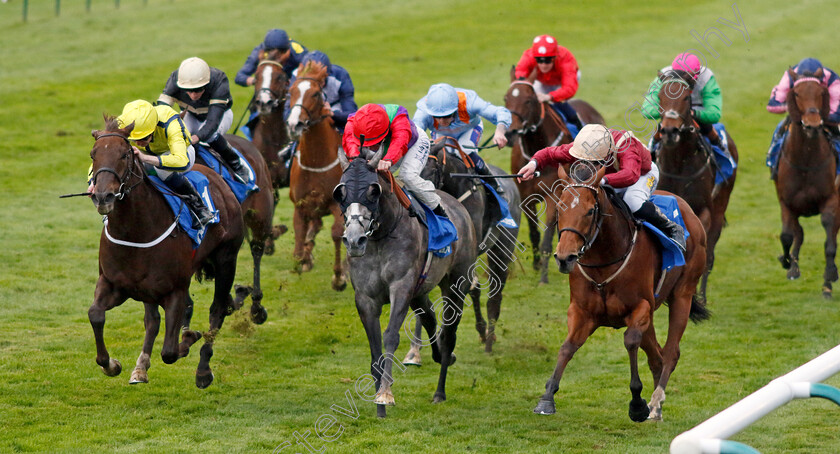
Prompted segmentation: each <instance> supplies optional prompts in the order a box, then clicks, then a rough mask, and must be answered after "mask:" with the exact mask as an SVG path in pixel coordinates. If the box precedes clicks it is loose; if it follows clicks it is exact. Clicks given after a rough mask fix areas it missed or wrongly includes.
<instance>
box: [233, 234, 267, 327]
mask: <svg viewBox="0 0 840 454" xmlns="http://www.w3.org/2000/svg"><path fill="white" fill-rule="evenodd" d="M267 238H269V235H265V236H260V237H259V238H256V237H255V238H254V239H253V240H252V241H251V242H250V246H251V257H253V259H254V286H253V288H252V289H251V292H250V293H251V320H253V321H254V323H256V324H257V325H262V324H263V323H265V321H266V319H268V312H266V310H265V307H263V305H262V299H263V292H262V284H261V283H260V280H261V278H260V265H261V264H262V257H263V253H264V252H265V243H266V239H267ZM239 293H240V289H238V288H237V289H236V295H237V298H239Z"/></svg>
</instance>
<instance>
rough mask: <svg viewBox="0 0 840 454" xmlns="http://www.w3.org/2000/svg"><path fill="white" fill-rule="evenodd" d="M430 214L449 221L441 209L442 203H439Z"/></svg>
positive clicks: (444, 211)
mask: <svg viewBox="0 0 840 454" xmlns="http://www.w3.org/2000/svg"><path fill="white" fill-rule="evenodd" d="M432 212H433V213H435V214H436V215H438V216H440V217H442V218H446V219H449V216H447V215H446V210H444V209H443V204H442V203H439V204H438V206H437V207H435V209H434V210H432Z"/></svg>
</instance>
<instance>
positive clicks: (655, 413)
mask: <svg viewBox="0 0 840 454" xmlns="http://www.w3.org/2000/svg"><path fill="white" fill-rule="evenodd" d="M647 419H648V420H650V421H662V407H659V408H656V409H651V410H650V414H649V415H648V417H647Z"/></svg>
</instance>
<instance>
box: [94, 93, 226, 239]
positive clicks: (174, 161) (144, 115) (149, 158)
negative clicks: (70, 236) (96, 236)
mask: <svg viewBox="0 0 840 454" xmlns="http://www.w3.org/2000/svg"><path fill="white" fill-rule="evenodd" d="M117 122H118V124H119V127H120V128H124V127H126V126H128V125H130V124H134V129H132V130H131V133H130V134H129V136H128V139H129V140H130V141H131V142H132V143H133V145H132V147H131V148H132V149H133V150H134V154H135V155H137V157H138V158H139V159H140V161H141V162H143V164H144V166H145V168H146V173H147V174H149V175H157V176H158V177H160V179H161V180H163V182H164V183H166V185H167V186H169V188H170V189H172V190H173V191H175V192H176V193H178V194H181V195H182V196H184V199H185V200H186V202H187V204H188V205H189V207H190V209H191V210H192V212H193V213H194V214H195V216H196V219H195V220H194V222H193V226H194V227H195V228H197V229H198V228H201V226H203V225H206V224H207V223H208V222H210V221H212V220H213V218H214V217H215V214H214V213H213V212H212V211H210V209H209V208H207V207H206V206H205V205H204V202H203V201H202V199H201V196H200V195H199V194H198V191H196V189H195V187H194V186H193V185H192V183H191V182H190V180H188V179H186V178H184V176H183V175H181V173H182V172H186V171H188V170H190V169H191V168H192V166H193V164H194V163H195V149H193V146H192V145H190V141H189V137H190V133H189V130H188V129H187V127H186V126H185V125H184V122H183V121H182V120H181V117H180V116H178V113H177V112H175V111H174V110H172V108H171V107H169V106H163V105H160V106H152V105H151V104H150V103H149V102H147V101H143V100H137V101H132V102H130V103H128V104H126V105H125V107H123V111H122V115H120V116H119V117H117ZM90 177H91V175H90V171H88V179H89V181H90V186H89V187H88V192H93V181H91V180H90Z"/></svg>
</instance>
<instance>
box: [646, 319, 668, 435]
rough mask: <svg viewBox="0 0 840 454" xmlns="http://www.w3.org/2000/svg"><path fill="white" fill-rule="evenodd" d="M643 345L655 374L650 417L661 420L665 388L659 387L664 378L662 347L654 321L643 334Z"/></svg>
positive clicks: (651, 371)
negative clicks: (657, 338) (658, 340)
mask: <svg viewBox="0 0 840 454" xmlns="http://www.w3.org/2000/svg"><path fill="white" fill-rule="evenodd" d="M641 347H642V350H644V351H645V356H647V362H648V367H649V368H650V373H651V375H653V387H654V391H653V396H651V398H650V402H649V403H648V409H649V410H650V414H649V415H648V419H653V420H656V421H661V420H662V402H664V401H665V390H664V389H662V388H659V380H660V378H662V347H661V346H660V345H659V342H657V340H656V329H655V328H654V326H653V323H651V324H650V327H649V328H648V330H647V331H645V333H644V335H642V343H641Z"/></svg>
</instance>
